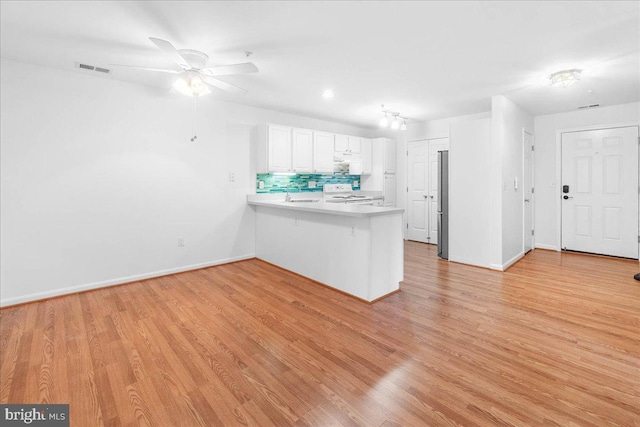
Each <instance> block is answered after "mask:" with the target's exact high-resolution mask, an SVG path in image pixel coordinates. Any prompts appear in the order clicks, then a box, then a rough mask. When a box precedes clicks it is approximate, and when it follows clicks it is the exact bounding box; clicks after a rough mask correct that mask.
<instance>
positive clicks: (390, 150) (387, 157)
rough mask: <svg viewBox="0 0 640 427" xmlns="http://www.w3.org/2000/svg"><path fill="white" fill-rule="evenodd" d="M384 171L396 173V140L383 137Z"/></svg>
mask: <svg viewBox="0 0 640 427" xmlns="http://www.w3.org/2000/svg"><path fill="white" fill-rule="evenodd" d="M383 147H384V173H386V174H389V173H396V142H395V141H393V140H391V139H386V138H385V139H384V141H383Z"/></svg>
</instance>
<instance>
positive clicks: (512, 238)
mask: <svg viewBox="0 0 640 427" xmlns="http://www.w3.org/2000/svg"><path fill="white" fill-rule="evenodd" d="M491 106H492V107H491V117H492V127H491V139H492V160H493V159H502V163H501V164H496V165H495V166H492V181H491V189H492V191H491V198H492V217H491V218H492V232H491V234H492V239H498V240H499V242H496V241H493V242H492V264H493V267H494V268H497V269H504V268H506V267H508V266H509V265H510V264H512V263H513V262H515V261H516V260H518V259H519V258H520V257H522V255H524V252H523V247H524V242H523V238H524V235H523V227H524V224H523V209H524V206H523V204H524V202H523V196H522V194H523V189H522V177H523V163H522V138H523V130H526V131H528V132H529V133H533V127H534V125H533V116H531V115H530V114H529V113H527V112H526V111H524V110H523V109H522V108H520V107H519V106H518V105H516V104H514V103H513V102H511V101H510V100H509V99H507V98H506V97H504V96H502V95H498V96H494V97H492V100H491ZM498 169H501V171H498ZM498 172H500V173H498ZM516 178H517V180H518V188H515V185H514V179H516Z"/></svg>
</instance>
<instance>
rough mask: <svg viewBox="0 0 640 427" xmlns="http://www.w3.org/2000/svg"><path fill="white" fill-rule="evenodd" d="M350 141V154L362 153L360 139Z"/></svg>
mask: <svg viewBox="0 0 640 427" xmlns="http://www.w3.org/2000/svg"><path fill="white" fill-rule="evenodd" d="M348 141H349V152H350V153H359V152H360V138H359V137H357V136H350V137H348Z"/></svg>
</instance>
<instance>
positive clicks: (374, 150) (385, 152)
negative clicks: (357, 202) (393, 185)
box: [361, 138, 396, 204]
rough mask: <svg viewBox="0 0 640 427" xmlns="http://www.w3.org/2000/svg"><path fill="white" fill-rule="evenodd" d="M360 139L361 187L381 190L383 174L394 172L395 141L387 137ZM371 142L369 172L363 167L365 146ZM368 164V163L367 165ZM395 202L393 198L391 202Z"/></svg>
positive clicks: (383, 184) (392, 173) (365, 154)
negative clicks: (361, 160)
mask: <svg viewBox="0 0 640 427" xmlns="http://www.w3.org/2000/svg"><path fill="white" fill-rule="evenodd" d="M364 141H365V140H364V139H363V140H362V141H361V146H362V147H363V148H362V153H361V156H362V159H363V177H362V189H363V190H370V191H381V190H383V188H384V186H385V181H384V177H385V175H395V172H396V151H395V150H396V142H395V141H394V140H392V139H388V138H374V139H371V140H366V141H367V142H366V143H365V142H364ZM369 144H371V166H370V167H368V169H370V172H367V169H365V162H367V148H364V147H367V146H368V145H369ZM367 166H368V165H367ZM393 203H394V204H395V200H394V202H393Z"/></svg>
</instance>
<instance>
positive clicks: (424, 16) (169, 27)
mask: <svg viewBox="0 0 640 427" xmlns="http://www.w3.org/2000/svg"><path fill="white" fill-rule="evenodd" d="M0 30H1V38H0V42H1V54H2V56H3V57H5V58H9V59H15V60H19V61H24V62H29V63H35V64H40V65H45V66H51V67H55V68H60V69H67V70H70V71H73V72H78V73H90V72H88V71H85V70H79V69H77V68H74V63H75V62H83V63H87V64H91V65H96V66H103V67H104V66H106V67H107V68H112V67H110V66H109V64H113V63H116V64H131V65H139V66H145V67H158V68H166V67H175V64H173V63H172V62H171V60H170V59H169V58H167V57H166V56H163V54H162V53H161V52H160V51H159V50H158V49H157V48H156V47H155V46H154V45H153V44H152V43H151V42H150V41H149V40H148V37H150V36H151V37H158V38H162V39H166V40H169V41H170V42H172V43H173V44H174V46H175V47H176V48H178V49H197V50H201V51H203V52H206V53H207V54H208V55H209V57H210V60H209V65H223V64H230V63H237V62H245V61H247V58H246V57H245V54H244V52H245V51H251V52H253V55H252V56H251V57H250V59H249V60H250V61H252V62H254V63H255V64H256V65H257V66H258V68H259V69H260V72H259V73H257V74H251V75H242V76H225V77H220V79H221V80H225V81H227V82H229V83H233V84H235V85H238V86H240V87H243V88H246V89H248V90H249V93H248V94H246V95H229V94H227V93H223V92H220V91H218V90H215V89H214V92H213V94H212V95H208V96H210V97H213V98H219V99H224V100H228V101H232V102H237V103H241V104H247V105H253V106H259V107H265V108H270V109H274V110H279V111H286V112H292V113H296V114H301V115H306V116H311V117H317V118H323V119H328V120H332V121H337V122H342V123H349V124H354V125H357V126H362V127H369V128H371V127H375V126H376V124H377V122H378V120H379V118H380V105H381V104H384V105H385V107H386V108H388V109H392V110H395V111H400V112H401V113H402V115H403V116H407V117H409V118H410V120H411V121H423V120H431V119H438V118H443V117H450V116H455V115H462V114H472V113H480V112H485V111H489V110H490V109H491V96H493V95H505V96H507V97H508V98H510V99H511V100H512V101H514V102H515V103H517V104H519V105H520V106H522V107H523V108H524V109H525V110H527V111H529V112H530V113H531V114H533V115H542V114H552V113H557V112H563V111H571V110H575V109H576V108H577V107H578V106H581V105H588V104H597V103H599V104H601V105H603V106H604V105H612V104H622V103H627V102H636V101H640V2H637V1H621V2H612V1H587V2H582V1H567V2H563V1H553V2H551V1H549V2H503V1H498V2H435V1H434V2H431V1H430V2H421V1H406V2H401V1H393V2H392V1H377V2H369V1H366V2H365V1H341V2H329V1H326V2H325V1H315V2H312V1H299V2H294V1H281V2H278V1H275V2H274V1H269V2H266V1H265V2H262V1H254V2H242V1H233V2H207V1H194V2H188V1H175V2H170V1H162V2H148V1H144V2H136V1H121V2H118V1H112V2H89V1H76V2H61V1H52V2H49V1H45V2H36V1H28V2H18V1H16V2H8V1H2V3H1V13H0ZM567 68H579V69H583V70H584V72H583V76H582V80H581V81H580V82H578V83H577V84H574V85H573V86H570V87H569V88H564V89H561V88H552V87H550V86H549V81H548V78H547V77H548V75H549V74H551V73H552V72H555V71H558V70H562V69H567ZM94 74H97V73H94ZM106 78H111V79H118V80H123V81H128V82H133V83H137V84H143V85H148V86H152V87H157V88H158V90H159V91H166V92H167V96H168V97H170V96H181V95H178V94H177V93H169V92H168V88H169V87H170V84H171V80H172V78H171V76H170V75H165V74H161V73H145V72H142V71H137V70H126V69H117V68H112V73H111V74H110V75H109V76H108V77H106ZM173 78H175V77H173ZM328 88H331V89H333V91H334V92H335V98H333V99H331V100H325V99H323V98H322V97H321V94H322V92H323V90H324V89H328ZM203 102H204V100H203Z"/></svg>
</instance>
